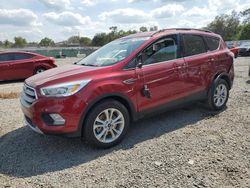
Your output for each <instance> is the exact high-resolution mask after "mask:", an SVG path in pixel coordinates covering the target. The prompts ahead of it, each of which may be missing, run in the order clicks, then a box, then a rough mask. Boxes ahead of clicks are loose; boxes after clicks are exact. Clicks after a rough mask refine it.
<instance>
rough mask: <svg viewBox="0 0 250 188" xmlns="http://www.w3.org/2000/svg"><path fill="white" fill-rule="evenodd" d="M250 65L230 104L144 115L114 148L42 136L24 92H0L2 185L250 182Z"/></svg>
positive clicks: (9, 86)
mask: <svg viewBox="0 0 250 188" xmlns="http://www.w3.org/2000/svg"><path fill="white" fill-rule="evenodd" d="M74 61H75V60H72V59H65V60H60V61H59V62H58V64H64V63H68V62H74ZM249 64H250V58H241V57H240V58H238V59H237V60H236V62H235V70H236V79H235V82H234V86H233V89H232V90H231V93H230V98H229V101H228V106H227V108H226V109H225V110H223V111H221V112H218V113H214V112H211V111H208V110H206V109H205V108H204V107H203V106H202V105H200V104H194V105H191V106H189V107H186V108H183V109H179V110H175V111H171V112H167V113H164V114H161V115H158V116H155V117H151V118H147V119H144V120H141V121H139V122H136V123H134V124H133V125H132V128H131V129H130V131H129V134H128V135H127V137H126V138H125V140H124V141H123V142H122V143H121V144H120V145H118V146H116V147H114V148H111V149H107V150H100V149H99V150H97V149H92V148H90V147H88V146H87V145H85V144H84V143H83V142H82V141H80V139H78V138H74V139H73V138H71V139H69V138H63V137H55V136H42V135H38V134H36V133H34V132H33V131H31V130H30V129H29V128H27V127H23V124H22V121H23V117H22V113H21V110H20V107H19V100H18V99H0V187H128V188H130V187H250V77H248V75H247V71H248V65H249ZM21 87H22V82H19V83H14V82H12V83H2V85H1V86H0V90H1V92H9V91H19V90H20V89H21Z"/></svg>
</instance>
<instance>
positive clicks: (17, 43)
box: [13, 37, 27, 48]
mask: <svg viewBox="0 0 250 188" xmlns="http://www.w3.org/2000/svg"><path fill="white" fill-rule="evenodd" d="M14 41H15V42H14V45H13V46H14V47H16V48H23V47H25V46H26V45H27V41H26V39H25V38H22V37H14Z"/></svg>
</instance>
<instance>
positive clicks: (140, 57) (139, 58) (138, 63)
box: [136, 53, 146, 68]
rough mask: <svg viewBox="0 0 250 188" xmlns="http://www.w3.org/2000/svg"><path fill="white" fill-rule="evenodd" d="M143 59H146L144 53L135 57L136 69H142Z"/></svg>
mask: <svg viewBox="0 0 250 188" xmlns="http://www.w3.org/2000/svg"><path fill="white" fill-rule="evenodd" d="M145 59H146V55H145V54H144V53H141V54H139V55H138V56H137V58H136V61H137V67H138V68H142V65H143V62H144V60H145Z"/></svg>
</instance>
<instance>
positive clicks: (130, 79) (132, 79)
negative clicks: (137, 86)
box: [123, 78, 137, 85]
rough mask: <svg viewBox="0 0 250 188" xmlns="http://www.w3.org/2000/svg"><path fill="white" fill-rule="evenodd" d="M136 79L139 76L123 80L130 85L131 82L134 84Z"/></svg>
mask: <svg viewBox="0 0 250 188" xmlns="http://www.w3.org/2000/svg"><path fill="white" fill-rule="evenodd" d="M136 81H137V78H129V79H127V80H123V83H124V84H127V85H130V84H134V83H135V82H136Z"/></svg>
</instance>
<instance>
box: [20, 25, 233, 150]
mask: <svg viewBox="0 0 250 188" xmlns="http://www.w3.org/2000/svg"><path fill="white" fill-rule="evenodd" d="M233 79H234V66H233V54H232V52H230V50H229V49H228V48H227V46H226V44H225V43H224V41H223V39H222V38H221V37H220V36H219V35H217V34H214V33H212V32H209V31H202V30H196V29H165V30H161V31H157V32H147V33H138V34H134V35H130V36H127V37H123V38H121V39H118V40H115V41H113V42H111V43H109V44H107V45H105V46H103V47H102V48H100V49H99V50H97V51H95V52H94V53H92V54H91V55H89V56H88V57H86V58H84V59H82V60H81V61H79V62H78V63H76V64H74V65H66V66H63V67H59V68H55V69H52V70H48V71H46V72H44V73H41V74H38V75H35V76H32V77H30V78H28V79H27V80H26V81H25V84H24V90H23V94H22V97H21V104H22V110H23V113H24V115H25V121H26V124H27V125H28V126H29V127H30V128H31V129H33V130H34V131H36V132H39V133H41V134H67V135H74V136H77V135H78V136H80V135H81V136H83V137H84V138H85V139H86V140H87V142H89V143H90V144H91V145H94V146H97V147H110V146H113V145H115V144H117V143H118V142H120V141H121V140H122V139H123V138H124V136H125V134H126V132H127V131H128V128H129V125H130V123H131V122H132V121H135V120H137V119H139V118H142V117H143V116H145V115H147V114H150V113H152V112H153V111H156V110H157V111H162V110H164V109H165V110H166V109H168V108H172V107H176V106H177V105H180V104H186V103H189V102H193V101H206V103H207V105H208V106H209V107H210V108H211V109H213V110H220V109H222V108H223V107H224V106H225V105H226V103H227V100H228V96H229V90H230V89H231V87H232V83H233Z"/></svg>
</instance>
